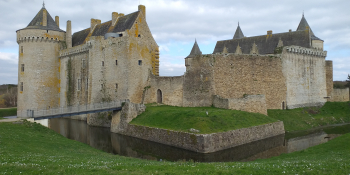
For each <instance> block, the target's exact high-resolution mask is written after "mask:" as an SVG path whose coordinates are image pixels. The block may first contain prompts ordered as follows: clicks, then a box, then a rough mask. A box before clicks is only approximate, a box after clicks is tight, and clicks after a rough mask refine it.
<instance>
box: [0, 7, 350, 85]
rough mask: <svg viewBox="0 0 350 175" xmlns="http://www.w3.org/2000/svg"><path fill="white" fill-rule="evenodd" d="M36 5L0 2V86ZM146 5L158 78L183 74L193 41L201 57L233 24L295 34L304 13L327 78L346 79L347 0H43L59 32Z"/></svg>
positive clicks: (247, 31)
mask: <svg viewBox="0 0 350 175" xmlns="http://www.w3.org/2000/svg"><path fill="white" fill-rule="evenodd" d="M42 4H43V1H42V0H0V16H1V17H0V84H17V78H18V73H17V71H18V44H17V42H16V30H18V29H22V28H25V27H26V26H27V25H28V24H29V22H30V21H31V20H32V19H33V18H34V17H35V15H36V14H37V13H38V12H39V10H40V9H41V8H42ZM139 4H142V5H145V6H146V20H147V23H148V26H149V28H150V29H151V32H152V34H153V36H154V38H155V40H156V42H157V43H158V45H159V47H160V76H178V75H183V74H184V72H185V61H184V58H185V57H186V56H187V55H188V54H189V53H190V51H191V49H192V46H193V43H194V41H195V39H196V40H197V42H198V45H199V47H200V49H201V51H202V52H203V54H211V53H212V52H213V51H214V47H215V44H216V42H217V41H220V40H227V39H231V38H232V37H233V35H234V32H235V31H236V28H237V24H238V22H239V24H240V27H241V29H242V31H243V34H244V35H245V36H246V37H250V36H258V35H264V34H266V31H268V30H272V31H273V33H283V32H288V30H289V29H292V30H293V31H295V30H296V29H297V27H298V24H299V22H300V20H301V17H302V14H303V12H304V15H305V18H306V20H307V21H308V23H309V25H310V27H311V29H312V30H313V32H314V34H315V35H316V36H317V37H319V38H321V39H322V40H324V50H326V51H328V55H327V57H326V60H333V79H334V80H339V81H344V80H346V79H347V75H348V74H350V10H349V7H350V1H349V0H308V1H306V0H283V1H276V0H264V1H261V0H244V1H242V0H240V1H238V0H215V1H213V0H167V1H164V0H103V1H102V0H101V1H100V0H74V1H72V0H45V7H46V9H47V10H48V12H49V13H50V15H51V16H52V17H53V18H54V16H59V17H60V28H61V29H63V30H66V21H67V20H71V21H72V31H73V33H74V32H77V31H80V30H82V29H86V28H89V27H90V19H91V18H95V19H100V20H101V21H102V22H106V21H109V20H111V18H112V12H118V13H124V14H129V13H132V12H135V11H137V10H138V5H139Z"/></svg>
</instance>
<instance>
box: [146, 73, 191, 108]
mask: <svg viewBox="0 0 350 175" xmlns="http://www.w3.org/2000/svg"><path fill="white" fill-rule="evenodd" d="M183 79H184V77H183V76H178V77H158V76H154V75H152V74H150V80H149V81H150V82H149V86H147V87H146V88H145V89H144V96H145V97H144V99H145V100H144V103H159V102H161V103H164V104H166V105H171V106H182V99H183ZM158 100H160V101H158Z"/></svg>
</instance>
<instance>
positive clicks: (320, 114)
mask: <svg viewBox="0 0 350 175" xmlns="http://www.w3.org/2000/svg"><path fill="white" fill-rule="evenodd" d="M267 112H268V115H269V117H271V118H274V119H277V120H281V121H283V123H284V129H285V130H286V131H301V130H307V129H311V128H316V127H320V126H326V125H331V124H339V123H350V102H327V103H326V104H325V105H324V106H323V107H321V108H317V107H307V108H297V109H289V110H278V109H269V110H267Z"/></svg>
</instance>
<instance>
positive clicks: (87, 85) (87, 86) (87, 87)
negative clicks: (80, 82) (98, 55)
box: [85, 78, 89, 89]
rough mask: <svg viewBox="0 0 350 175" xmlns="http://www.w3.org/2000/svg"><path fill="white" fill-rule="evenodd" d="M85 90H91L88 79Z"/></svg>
mask: <svg viewBox="0 0 350 175" xmlns="http://www.w3.org/2000/svg"><path fill="white" fill-rule="evenodd" d="M85 89H89V79H88V78H86V88H85Z"/></svg>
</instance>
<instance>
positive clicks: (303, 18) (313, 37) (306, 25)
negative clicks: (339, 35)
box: [297, 14, 321, 40]
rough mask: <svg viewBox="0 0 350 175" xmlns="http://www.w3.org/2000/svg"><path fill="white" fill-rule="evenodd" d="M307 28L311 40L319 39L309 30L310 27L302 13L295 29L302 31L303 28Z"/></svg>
mask: <svg viewBox="0 0 350 175" xmlns="http://www.w3.org/2000/svg"><path fill="white" fill-rule="evenodd" d="M307 28H310V31H311V39H312V40H321V39H320V38H318V37H317V36H315V34H314V32H313V31H312V30H311V27H310V25H309V24H308V23H307V21H306V19H305V17H304V14H303V17H302V18H301V20H300V23H299V25H298V28H297V31H304V30H307Z"/></svg>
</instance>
